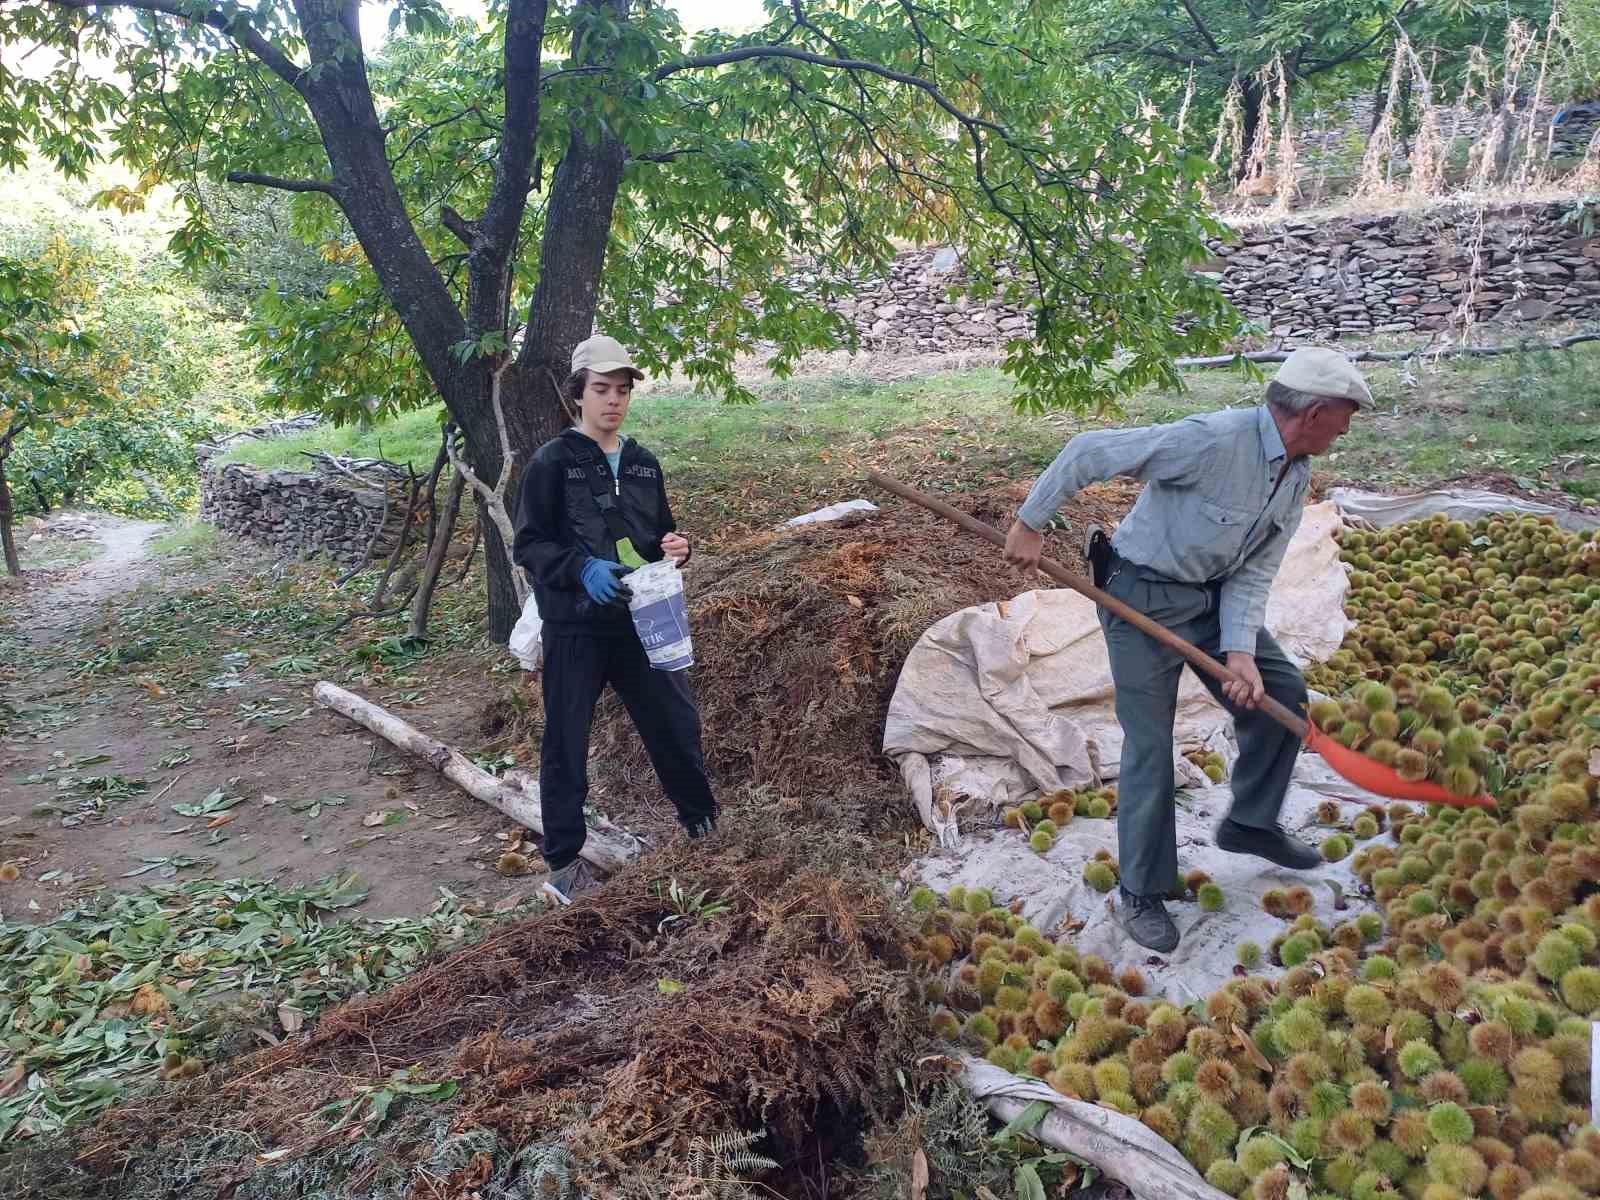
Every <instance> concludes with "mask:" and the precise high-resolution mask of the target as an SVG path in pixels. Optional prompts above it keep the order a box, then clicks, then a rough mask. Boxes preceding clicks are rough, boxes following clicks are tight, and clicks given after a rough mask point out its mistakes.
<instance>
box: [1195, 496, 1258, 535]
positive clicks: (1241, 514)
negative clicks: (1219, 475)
mask: <svg viewBox="0 0 1600 1200" xmlns="http://www.w3.org/2000/svg"><path fill="white" fill-rule="evenodd" d="M1195 507H1196V508H1197V509H1199V510H1200V515H1201V516H1203V517H1205V519H1206V520H1208V521H1210V522H1211V523H1212V524H1213V525H1220V526H1222V528H1223V529H1225V530H1228V531H1229V532H1237V531H1239V530H1240V529H1242V528H1243V527H1244V526H1246V525H1248V524H1249V523H1250V514H1249V513H1248V512H1246V511H1245V510H1244V509H1242V508H1230V507H1229V506H1228V505H1226V504H1218V503H1217V502H1216V501H1215V500H1202V499H1196V500H1195Z"/></svg>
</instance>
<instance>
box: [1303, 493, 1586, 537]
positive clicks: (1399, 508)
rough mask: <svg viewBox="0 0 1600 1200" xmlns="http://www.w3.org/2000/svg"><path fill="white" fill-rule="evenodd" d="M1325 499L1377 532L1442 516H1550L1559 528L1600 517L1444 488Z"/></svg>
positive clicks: (1498, 495) (1516, 498) (1472, 518)
mask: <svg viewBox="0 0 1600 1200" xmlns="http://www.w3.org/2000/svg"><path fill="white" fill-rule="evenodd" d="M1328 499H1329V500H1331V501H1333V503H1334V504H1336V505H1338V507H1339V511H1340V512H1342V513H1343V514H1344V516H1345V518H1346V519H1347V520H1351V521H1366V522H1367V523H1369V524H1372V525H1376V526H1378V527H1379V528H1380V529H1383V528H1387V527H1388V526H1390V525H1404V524H1405V523H1406V522H1407V521H1421V520H1426V519H1427V518H1429V517H1431V516H1433V515H1434V514H1435V513H1443V514H1444V515H1445V516H1447V517H1449V518H1450V519H1451V520H1452V521H1476V520H1478V519H1479V518H1480V517H1487V516H1492V515H1493V514H1495V513H1512V514H1515V515H1517V516H1524V515H1527V516H1535V517H1554V518H1555V521H1556V524H1557V525H1559V526H1561V528H1563V529H1571V530H1575V531H1576V530H1583V529H1600V515H1596V514H1594V513H1582V512H1574V511H1572V510H1571V509H1569V508H1555V507H1553V506H1551V505H1549V504H1540V503H1539V502H1538V501H1536V500H1524V499H1522V498H1521V497H1520V496H1506V495H1502V494H1501V493H1500V492H1489V491H1482V490H1479V489H1475V488H1446V489H1440V490H1438V491H1432V492H1415V493H1413V494H1412V495H1409V496H1388V495H1385V494H1384V493H1382V492H1364V491H1361V490H1359V489H1357V488H1334V489H1332V490H1331V491H1330V492H1329V493H1328Z"/></svg>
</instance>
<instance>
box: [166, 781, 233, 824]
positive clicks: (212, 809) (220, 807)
mask: <svg viewBox="0 0 1600 1200" xmlns="http://www.w3.org/2000/svg"><path fill="white" fill-rule="evenodd" d="M243 801H244V797H243V796H225V795H223V793H222V789H221V788H217V789H216V790H215V791H213V792H212V793H211V794H210V795H208V796H207V797H206V798H205V799H204V800H201V801H200V802H199V803H197V804H174V805H173V806H172V811H173V812H175V813H177V814H178V815H179V816H180V817H209V816H214V815H215V814H217V813H220V812H227V811H228V809H230V808H232V807H234V806H235V805H236V804H241V803H243Z"/></svg>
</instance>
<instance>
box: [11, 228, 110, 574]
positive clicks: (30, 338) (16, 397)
mask: <svg viewBox="0 0 1600 1200" xmlns="http://www.w3.org/2000/svg"><path fill="white" fill-rule="evenodd" d="M57 265H59V264H47V265H44V266H38V265H31V264H28V263H23V262H19V261H18V260H16V259H13V258H0V551H3V553H4V558H5V564H6V570H7V571H9V572H10V573H11V574H12V575H20V574H21V573H22V563H21V562H20V560H19V559H18V557H17V545H16V538H15V536H14V535H13V532H12V517H13V506H12V501H11V489H10V487H9V486H8V484H7V482H6V460H7V459H8V458H9V457H10V456H11V452H12V450H13V449H14V448H15V446H16V444H17V439H18V438H20V437H21V436H22V435H23V433H24V432H26V431H27V430H29V429H32V428H35V427H37V426H40V425H44V424H46V423H51V422H60V423H66V422H70V421H71V420H73V419H74V418H76V417H78V416H81V415H82V414H83V413H85V412H88V411H90V410H91V409H92V408H93V407H94V406H95V405H96V404H99V403H103V402H104V400H105V397H106V395H107V392H106V380H104V379H103V378H101V377H99V376H98V375H97V373H96V372H94V371H93V370H91V369H90V368H89V361H90V357H91V355H92V353H93V351H94V349H95V342H94V339H93V338H92V337H91V336H90V335H89V334H86V333H84V332H82V331H81V330H79V329H78V328H77V327H76V326H75V324H74V322H73V320H72V319H71V317H70V315H69V313H68V311H67V309H66V305H67V304H68V303H70V300H71V297H70V295H69V294H68V288H67V286H66V281H65V280H64V279H63V278H62V275H61V274H60V273H59V272H58V271H57V270H54V269H52V267H53V266H57Z"/></svg>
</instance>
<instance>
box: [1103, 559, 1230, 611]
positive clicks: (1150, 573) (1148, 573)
mask: <svg viewBox="0 0 1600 1200" xmlns="http://www.w3.org/2000/svg"><path fill="white" fill-rule="evenodd" d="M1123 571H1132V572H1133V573H1134V574H1135V575H1137V576H1138V577H1139V578H1140V579H1142V580H1144V581H1145V582H1146V583H1159V584H1163V585H1165V586H1167V587H1186V588H1196V589H1198V590H1201V591H1204V592H1205V593H1206V594H1207V596H1208V598H1209V600H1208V604H1217V603H1220V600H1221V594H1222V580H1220V579H1213V580H1208V581H1206V582H1205V583H1191V582H1190V581H1189V580H1187V579H1174V578H1173V577H1172V576H1170V575H1163V574H1162V573H1161V572H1160V571H1157V570H1155V569H1153V568H1151V567H1147V566H1145V565H1144V564H1143V563H1138V562H1134V561H1133V559H1131V558H1125V557H1123V556H1122V555H1121V554H1119V553H1117V552H1116V551H1115V550H1113V551H1112V552H1111V559H1110V561H1109V562H1108V564H1107V571H1106V583H1107V584H1108V583H1110V582H1111V580H1112V579H1114V578H1115V577H1116V576H1117V575H1118V574H1120V573H1121V572H1123ZM1098 586H1099V587H1100V589H1101V590H1102V591H1104V590H1105V586H1106V585H1105V584H1100V585H1098Z"/></svg>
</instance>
